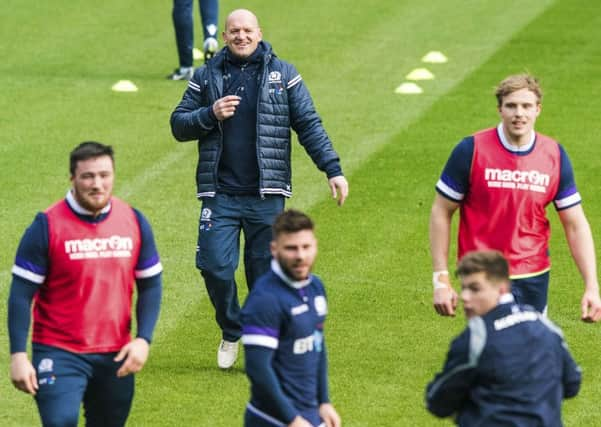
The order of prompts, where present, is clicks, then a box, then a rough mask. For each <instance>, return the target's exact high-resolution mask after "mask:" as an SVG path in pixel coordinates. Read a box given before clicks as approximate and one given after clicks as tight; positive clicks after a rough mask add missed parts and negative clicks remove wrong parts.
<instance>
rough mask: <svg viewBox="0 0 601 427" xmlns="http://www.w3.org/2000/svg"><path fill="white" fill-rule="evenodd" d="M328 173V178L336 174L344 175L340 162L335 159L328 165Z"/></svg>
mask: <svg viewBox="0 0 601 427" xmlns="http://www.w3.org/2000/svg"><path fill="white" fill-rule="evenodd" d="M326 175H327V176H328V179H330V178H334V177H335V176H342V175H344V174H343V173H342V167H340V162H338V161H333V162H330V163H328V164H327V165H326Z"/></svg>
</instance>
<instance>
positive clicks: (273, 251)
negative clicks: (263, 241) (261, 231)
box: [269, 240, 277, 258]
mask: <svg viewBox="0 0 601 427" xmlns="http://www.w3.org/2000/svg"><path fill="white" fill-rule="evenodd" d="M269 250H270V251H271V256H272V257H273V258H276V253H277V243H276V241H275V240H272V241H271V243H269Z"/></svg>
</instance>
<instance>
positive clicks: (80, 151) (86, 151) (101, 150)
mask: <svg viewBox="0 0 601 427" xmlns="http://www.w3.org/2000/svg"><path fill="white" fill-rule="evenodd" d="M113 155H114V153H113V147H111V146H110V145H104V144H101V143H100V142H95V141H84V142H82V143H81V144H79V145H78V146H77V147H75V148H74V149H73V151H71V155H70V156H69V172H71V176H73V175H75V169H76V168H77V162H81V161H83V160H88V159H93V158H95V157H100V156H109V157H110V158H111V161H112V162H113V164H115V159H114V157H113Z"/></svg>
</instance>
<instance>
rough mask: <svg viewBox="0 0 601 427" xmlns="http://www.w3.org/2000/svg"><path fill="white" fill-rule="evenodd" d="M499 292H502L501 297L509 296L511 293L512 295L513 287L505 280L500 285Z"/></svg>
mask: <svg viewBox="0 0 601 427" xmlns="http://www.w3.org/2000/svg"><path fill="white" fill-rule="evenodd" d="M499 290H500V291H501V295H504V294H509V293H511V285H510V282H509V281H507V280H504V281H502V282H501V283H500V284H499Z"/></svg>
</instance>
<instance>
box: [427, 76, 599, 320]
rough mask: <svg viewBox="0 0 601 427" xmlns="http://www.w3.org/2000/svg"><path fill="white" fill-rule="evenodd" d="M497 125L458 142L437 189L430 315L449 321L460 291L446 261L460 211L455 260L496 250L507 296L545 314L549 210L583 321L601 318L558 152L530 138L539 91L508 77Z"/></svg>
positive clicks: (590, 262) (572, 186) (527, 80)
mask: <svg viewBox="0 0 601 427" xmlns="http://www.w3.org/2000/svg"><path fill="white" fill-rule="evenodd" d="M495 96H496V98H497V109H498V112H499V116H500V119H501V122H500V123H499V125H498V126H496V127H494V128H490V129H486V130H483V131H480V132H477V133H476V134H474V135H473V136H469V137H467V138H465V139H463V141H461V142H460V143H459V144H458V145H457V146H456V147H455V148H454V150H453V152H452V153H451V156H450V157H449V159H448V161H447V164H446V165H445V167H444V170H443V171H442V174H441V176H440V179H439V180H438V182H437V184H436V191H437V194H436V198H435V200H434V204H433V206H432V213H431V216H430V248H431V254H432V267H433V270H434V274H433V284H434V298H433V299H434V308H435V309H436V311H437V312H438V314H440V315H442V316H452V315H454V313H455V307H456V305H457V292H455V290H454V289H453V287H452V286H451V282H450V280H449V274H448V268H447V261H448V254H449V242H450V234H451V220H452V217H453V215H454V213H455V211H456V210H457V209H458V208H459V210H460V215H459V234H458V258H461V257H462V256H463V255H465V254H466V253H467V252H469V251H474V250H484V249H494V250H498V251H500V252H501V253H503V255H504V256H505V257H506V259H507V261H508V262H509V271H510V275H511V279H512V293H513V295H514V297H515V299H516V301H517V302H518V303H519V304H528V305H531V306H533V307H534V308H535V309H537V310H538V311H540V312H541V313H543V312H546V307H547V295H548V288H549V270H550V269H551V262H550V258H549V236H550V231H551V230H550V225H549V220H548V219H547V216H546V211H545V208H546V207H547V205H549V204H551V203H553V205H554V206H555V209H556V210H557V212H558V214H559V219H560V220H561V224H562V225H563V229H564V232H565V235H566V239H567V241H568V245H569V247H570V251H571V253H572V257H573V258H574V261H575V262H576V265H577V267H578V270H579V271H580V274H581V275H582V278H583V280H584V295H583V296H582V299H581V319H582V320H583V321H585V322H597V321H599V319H601V298H600V297H599V283H598V280H597V266H596V256H595V246H594V244H593V237H592V233H591V229H590V227H589V223H588V221H587V219H586V216H585V215H584V211H583V209H582V205H581V201H582V199H581V197H580V193H578V189H577V188H576V182H575V180H574V173H573V171H572V165H571V163H570V159H569V158H568V155H567V153H566V152H565V150H564V149H563V147H562V146H561V145H560V144H559V143H557V142H556V141H554V140H553V139H551V138H549V137H548V136H545V135H543V134H540V133H538V132H535V131H534V124H535V122H536V119H537V117H538V116H539V114H540V112H541V99H542V91H541V88H540V85H539V83H538V81H537V80H536V78H534V77H532V76H530V75H527V74H518V75H512V76H509V77H507V78H505V79H504V80H503V81H502V82H501V83H500V84H499V86H498V87H497V89H496V93H495Z"/></svg>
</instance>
